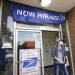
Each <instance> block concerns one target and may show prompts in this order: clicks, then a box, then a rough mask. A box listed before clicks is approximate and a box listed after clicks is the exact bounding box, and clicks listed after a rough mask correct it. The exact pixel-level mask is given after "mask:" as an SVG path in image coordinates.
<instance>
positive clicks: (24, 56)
mask: <svg viewBox="0 0 75 75" xmlns="http://www.w3.org/2000/svg"><path fill="white" fill-rule="evenodd" d="M38 59H39V54H38V49H20V52H19V61H21V63H20V64H19V75H41V69H40V63H39V61H38Z"/></svg>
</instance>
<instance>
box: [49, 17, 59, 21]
mask: <svg viewBox="0 0 75 75" xmlns="http://www.w3.org/2000/svg"><path fill="white" fill-rule="evenodd" d="M49 18H50V19H52V20H59V19H60V18H59V16H50V17H49Z"/></svg>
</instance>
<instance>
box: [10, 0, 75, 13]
mask: <svg viewBox="0 0 75 75" xmlns="http://www.w3.org/2000/svg"><path fill="white" fill-rule="evenodd" d="M10 1H14V2H17V3H21V4H26V5H30V6H34V7H38V8H43V9H47V10H52V11H57V12H67V11H69V10H70V9H71V8H73V7H74V6H75V0H52V3H51V4H50V5H49V6H48V7H42V6H41V2H40V1H41V0H10Z"/></svg>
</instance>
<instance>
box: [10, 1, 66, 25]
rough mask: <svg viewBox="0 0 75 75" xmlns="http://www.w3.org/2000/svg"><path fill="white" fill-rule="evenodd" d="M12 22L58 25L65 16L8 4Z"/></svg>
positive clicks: (16, 4)
mask: <svg viewBox="0 0 75 75" xmlns="http://www.w3.org/2000/svg"><path fill="white" fill-rule="evenodd" d="M9 6H10V9H11V12H12V17H13V19H14V21H17V22H32V23H40V24H60V23H62V22H64V21H65V19H66V18H65V14H64V13H59V12H54V11H48V10H44V9H41V8H35V7H32V6H28V5H22V4H18V3H15V2H11V1H10V2H9Z"/></svg>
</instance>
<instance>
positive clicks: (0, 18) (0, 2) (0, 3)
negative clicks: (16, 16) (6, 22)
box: [0, 0, 3, 47]
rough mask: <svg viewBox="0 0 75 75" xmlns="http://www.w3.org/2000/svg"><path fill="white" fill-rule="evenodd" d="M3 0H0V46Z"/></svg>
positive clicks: (0, 39) (0, 44)
mask: <svg viewBox="0 0 75 75" xmlns="http://www.w3.org/2000/svg"><path fill="white" fill-rule="evenodd" d="M2 1H3V0H0V47H1V46H2V37H1V23H2V22H1V21H2V3H3V2H2Z"/></svg>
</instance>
